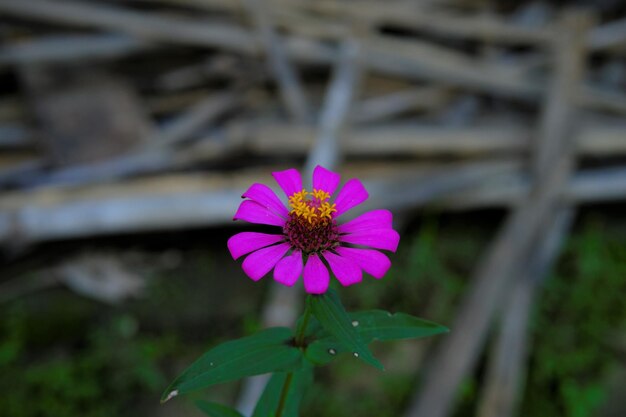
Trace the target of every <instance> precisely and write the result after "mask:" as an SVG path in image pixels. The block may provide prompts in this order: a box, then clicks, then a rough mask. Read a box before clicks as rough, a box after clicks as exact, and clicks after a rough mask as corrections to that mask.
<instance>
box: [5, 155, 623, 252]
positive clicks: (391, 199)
mask: <svg viewBox="0 0 626 417" xmlns="http://www.w3.org/2000/svg"><path fill="white" fill-rule="evenodd" d="M367 166H368V167H367V168H358V167H351V166H349V165H347V166H345V167H344V168H343V169H342V171H344V173H345V175H344V176H345V177H359V178H363V179H364V182H365V185H366V187H367V188H368V190H370V199H369V200H368V202H366V204H365V205H364V206H363V207H361V208H362V209H363V210H365V209H372V208H380V207H381V206H383V205H384V206H385V207H389V208H390V209H392V210H396V211H397V210H410V209H414V208H417V207H421V206H423V205H433V204H434V205H437V206H438V207H440V208H442V209H457V210H458V209H468V208H477V207H498V206H505V207H506V206H514V205H516V204H517V203H518V202H522V201H525V200H526V199H527V196H528V194H529V185H528V184H529V183H528V182H526V184H524V180H523V178H524V174H523V171H522V169H521V164H516V163H513V164H511V163H509V164H507V163H503V162H492V163H486V162H484V161H482V162H475V163H471V164H461V165H457V164H454V165H448V164H443V165H440V166H439V167H438V168H437V167H431V168H423V169H415V164H414V163H410V164H408V167H410V169H407V168H408V167H407V166H405V165H403V164H400V163H398V164H396V165H395V167H394V168H393V169H391V168H388V169H385V170H381V169H380V167H378V168H377V167H375V166H372V165H371V164H368V165H367ZM275 169H277V168H272V167H265V168H264V169H263V170H262V173H261V172H257V171H255V172H253V173H247V174H246V173H245V172H244V173H241V174H238V175H229V176H223V175H220V174H211V175H207V174H203V175H200V174H187V175H165V176H160V177H156V178H146V179H137V180H133V181H125V182H121V183H118V184H96V185H90V186H79V187H63V188H60V187H59V188H42V189H40V190H36V191H31V192H29V193H20V192H13V193H6V192H5V193H4V194H3V195H2V198H0V245H8V244H11V243H13V242H14V241H16V240H20V239H23V241H30V242H39V241H50V240H56V239H68V238H73V237H86V236H101V235H107V234H115V233H133V232H144V231H158V230H170V229H175V228H189V227H206V226H220V225H229V224H232V217H231V216H232V213H234V210H236V208H237V207H236V206H237V203H238V202H239V200H240V197H241V193H242V192H243V191H245V188H246V187H247V186H249V185H250V184H251V183H252V182H265V183H268V184H271V183H272V180H271V178H270V177H269V176H268V175H267V173H268V172H270V171H271V170H275ZM394 172H395V174H394ZM374 176H375V177H374ZM507 178H508V179H509V180H508V181H495V183H496V184H497V185H494V180H501V179H507ZM511 178H513V179H514V180H511ZM515 179H516V180H515ZM403 181H404V182H403ZM511 181H512V183H511ZM279 192H280V191H279ZM561 195H562V198H563V199H565V201H567V202H569V203H572V204H584V203H587V202H602V201H606V202H610V201H626V167H620V168H610V169H608V168H605V169H595V170H590V171H586V172H585V171H583V172H580V173H578V174H576V175H575V176H574V177H573V178H572V179H571V180H570V181H569V182H568V185H567V187H566V189H565V190H564V191H563V192H562V194H561Z"/></svg>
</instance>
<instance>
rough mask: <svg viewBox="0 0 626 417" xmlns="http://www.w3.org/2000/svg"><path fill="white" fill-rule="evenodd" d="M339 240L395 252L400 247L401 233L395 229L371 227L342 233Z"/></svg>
mask: <svg viewBox="0 0 626 417" xmlns="http://www.w3.org/2000/svg"><path fill="white" fill-rule="evenodd" d="M339 241H341V242H345V243H352V244H355V245H363V246H371V247H372V248H375V249H385V250H390V251H392V252H395V251H396V249H398V243H399V242H400V235H399V234H398V232H396V231H395V230H393V229H369V230H361V231H358V232H355V233H352V234H349V235H342V236H340V237H339Z"/></svg>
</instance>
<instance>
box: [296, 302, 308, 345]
mask: <svg viewBox="0 0 626 417" xmlns="http://www.w3.org/2000/svg"><path fill="white" fill-rule="evenodd" d="M310 297H311V296H310V295H309V296H307V298H306V300H305V302H304V304H305V307H304V314H303V317H302V321H301V322H300V325H299V326H298V329H297V330H296V340H295V344H296V346H298V347H300V348H301V347H303V346H304V337H305V335H306V328H307V327H308V326H309V319H310V318H311V303H310V302H309V298H310Z"/></svg>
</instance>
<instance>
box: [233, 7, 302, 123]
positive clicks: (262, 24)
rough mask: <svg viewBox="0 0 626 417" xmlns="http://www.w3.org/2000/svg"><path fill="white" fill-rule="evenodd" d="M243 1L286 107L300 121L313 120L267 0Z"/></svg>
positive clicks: (295, 119)
mask: <svg viewBox="0 0 626 417" xmlns="http://www.w3.org/2000/svg"><path fill="white" fill-rule="evenodd" d="M244 4H245V5H246V6H247V8H248V9H249V11H250V13H251V14H252V16H253V17H254V21H255V23H256V26H257V30H258V31H259V34H260V35H261V40H262V42H263V45H264V47H265V50H266V51H267V55H268V59H269V62H270V67H271V70H272V72H273V74H274V78H275V79H276V81H277V83H278V86H279V91H280V94H281V97H282V99H283V101H284V103H285V107H286V108H287V110H288V111H289V112H290V114H291V117H292V118H293V119H294V121H296V122H300V123H305V122H309V121H311V120H312V116H313V114H312V111H311V109H310V106H309V103H308V99H307V98H306V94H305V92H304V88H303V86H302V84H301V83H300V80H299V79H298V76H297V74H296V72H295V70H294V68H293V67H292V65H291V63H290V62H289V59H288V57H287V55H286V52H285V48H284V45H283V41H282V39H281V38H280V37H279V36H278V35H277V34H276V31H275V30H274V24H273V22H272V16H271V14H270V12H269V10H268V7H267V5H266V4H265V1H264V0H246V1H245V2H244Z"/></svg>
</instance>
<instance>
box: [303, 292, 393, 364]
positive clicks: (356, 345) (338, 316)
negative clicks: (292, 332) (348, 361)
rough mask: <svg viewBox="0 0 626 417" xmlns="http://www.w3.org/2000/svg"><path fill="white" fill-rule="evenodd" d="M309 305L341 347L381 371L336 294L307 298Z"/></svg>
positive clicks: (329, 293) (328, 293) (330, 293)
mask: <svg viewBox="0 0 626 417" xmlns="http://www.w3.org/2000/svg"><path fill="white" fill-rule="evenodd" d="M307 300H308V302H310V303H311V308H312V311H313V315H314V316H315V318H316V319H317V320H318V321H319V323H320V324H321V325H322V327H323V328H324V330H326V331H327V332H328V333H330V335H331V336H333V337H334V338H335V339H336V340H338V341H339V342H340V343H341V345H342V346H344V347H346V348H347V349H349V351H350V352H352V354H353V355H354V356H355V357H358V358H359V359H361V360H363V361H365V362H366V363H369V364H370V365H373V366H375V367H376V368H378V369H383V366H382V364H381V363H380V362H379V361H378V360H377V359H376V358H375V357H374V355H372V353H371V352H370V350H369V349H368V347H367V344H366V343H365V342H364V341H363V339H362V338H361V336H359V333H358V332H357V330H356V329H355V327H354V326H353V325H352V320H351V319H350V316H348V313H347V312H346V310H345V309H344V307H343V304H341V300H340V299H339V296H338V295H337V293H336V292H335V291H333V290H329V291H328V292H326V293H325V294H322V295H312V296H309V297H308V298H307Z"/></svg>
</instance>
